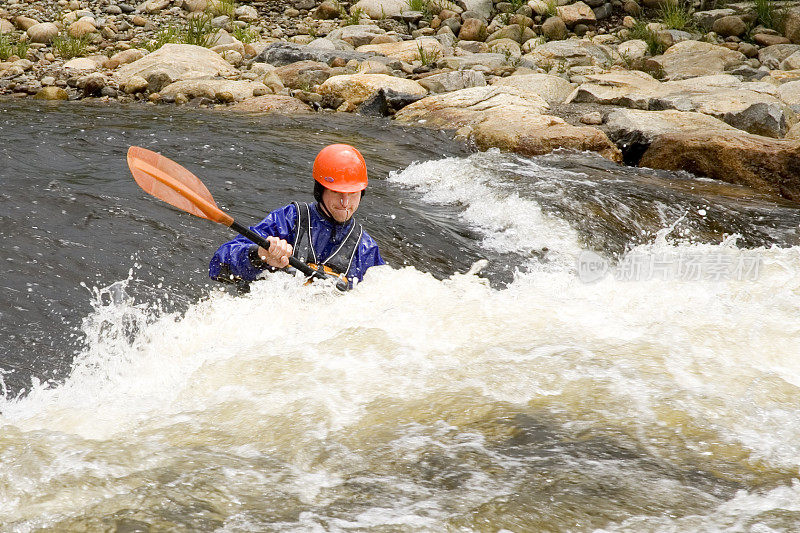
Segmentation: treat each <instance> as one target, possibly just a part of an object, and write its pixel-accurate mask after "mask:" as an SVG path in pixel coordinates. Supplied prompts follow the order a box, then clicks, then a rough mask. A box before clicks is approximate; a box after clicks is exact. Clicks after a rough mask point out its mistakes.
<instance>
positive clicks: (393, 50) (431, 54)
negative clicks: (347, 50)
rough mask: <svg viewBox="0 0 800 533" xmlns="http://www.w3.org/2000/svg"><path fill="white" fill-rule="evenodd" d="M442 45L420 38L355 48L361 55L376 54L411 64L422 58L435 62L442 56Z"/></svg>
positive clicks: (432, 40)
mask: <svg viewBox="0 0 800 533" xmlns="http://www.w3.org/2000/svg"><path fill="white" fill-rule="evenodd" d="M442 49H443V47H442V44H441V43H440V42H439V41H437V40H436V39H434V38H432V37H422V38H420V39H414V40H412V41H401V42H399V43H383V44H368V45H364V46H359V47H358V48H356V51H357V52H361V53H369V52H372V53H376V54H381V55H384V56H387V57H392V58H394V59H397V60H399V61H405V62H406V63H411V62H412V61H415V60H418V59H420V58H421V57H422V56H424V57H425V58H426V59H428V60H429V61H430V60H433V61H435V60H436V59H439V58H440V57H441V55H442Z"/></svg>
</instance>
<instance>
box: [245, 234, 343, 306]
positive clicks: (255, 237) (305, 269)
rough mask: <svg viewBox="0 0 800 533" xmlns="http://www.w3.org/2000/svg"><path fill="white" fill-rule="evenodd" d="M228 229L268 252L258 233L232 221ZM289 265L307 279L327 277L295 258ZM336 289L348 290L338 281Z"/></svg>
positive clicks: (267, 244) (266, 244) (290, 258)
mask: <svg viewBox="0 0 800 533" xmlns="http://www.w3.org/2000/svg"><path fill="white" fill-rule="evenodd" d="M230 228H231V229H232V230H234V231H235V232H237V233H238V234H239V235H242V236H244V237H247V238H248V239H250V240H251V241H252V242H254V243H256V244H257V245H259V246H260V247H262V248H263V249H265V250H269V241H268V240H267V239H265V238H264V237H262V236H261V235H259V234H258V233H256V232H255V231H253V230H251V229H250V228H248V227H246V226H242V225H241V224H239V223H238V222H236V221H234V222H233V224H231V226H230ZM289 265H290V266H292V267H294V268H296V269H297V270H299V271H300V272H302V273H303V274H305V275H306V276H309V277H318V278H323V279H325V278H328V277H329V276H328V275H327V274H325V273H324V272H323V271H322V269H321V268H320V269H319V270H314V269H313V268H311V267H310V266H308V265H307V264H305V263H303V262H302V261H300V260H299V259H297V258H296V257H289ZM336 288H337V289H339V290H340V291H346V290H347V289H348V286H347V283H346V282H345V281H343V280H338V281H337V282H336Z"/></svg>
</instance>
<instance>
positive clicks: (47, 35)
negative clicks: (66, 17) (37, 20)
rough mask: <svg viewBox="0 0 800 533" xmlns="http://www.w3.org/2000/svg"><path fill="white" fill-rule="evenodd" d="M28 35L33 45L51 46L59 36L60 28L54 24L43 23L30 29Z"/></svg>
mask: <svg viewBox="0 0 800 533" xmlns="http://www.w3.org/2000/svg"><path fill="white" fill-rule="evenodd" d="M26 33H27V34H28V39H29V40H30V41H31V42H32V43H42V44H49V43H50V42H52V40H53V39H55V38H56V37H57V36H58V26H56V25H55V24H53V23H52V22H42V23H41V24H34V25H33V26H31V27H30V28H28V30H27V32H26Z"/></svg>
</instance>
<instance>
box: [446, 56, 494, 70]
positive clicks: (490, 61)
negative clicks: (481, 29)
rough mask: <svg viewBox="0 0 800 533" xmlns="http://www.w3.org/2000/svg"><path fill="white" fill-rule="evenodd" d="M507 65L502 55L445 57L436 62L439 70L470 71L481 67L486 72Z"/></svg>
mask: <svg viewBox="0 0 800 533" xmlns="http://www.w3.org/2000/svg"><path fill="white" fill-rule="evenodd" d="M506 64H507V59H506V56H505V55H503V54H492V53H486V54H468V55H462V56H447V57H444V58H442V59H440V60H439V61H437V66H438V67H439V68H451V69H453V70H458V69H471V68H476V67H483V68H484V69H486V70H497V69H500V68H503V67H504V66H506Z"/></svg>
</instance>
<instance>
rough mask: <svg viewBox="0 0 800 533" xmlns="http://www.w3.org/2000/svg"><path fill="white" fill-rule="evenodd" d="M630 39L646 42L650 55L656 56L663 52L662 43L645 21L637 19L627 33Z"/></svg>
mask: <svg viewBox="0 0 800 533" xmlns="http://www.w3.org/2000/svg"><path fill="white" fill-rule="evenodd" d="M628 37H629V38H630V39H640V40H642V41H644V42H646V43H647V51H648V52H649V53H650V55H653V56H657V55H659V54H663V53H664V45H663V44H661V42H659V40H658V37H657V36H656V33H655V32H654V31H653V30H651V29H650V28H648V27H647V21H644V20H637V21H636V24H634V25H633V28H631V30H630V33H629V34H628Z"/></svg>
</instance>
